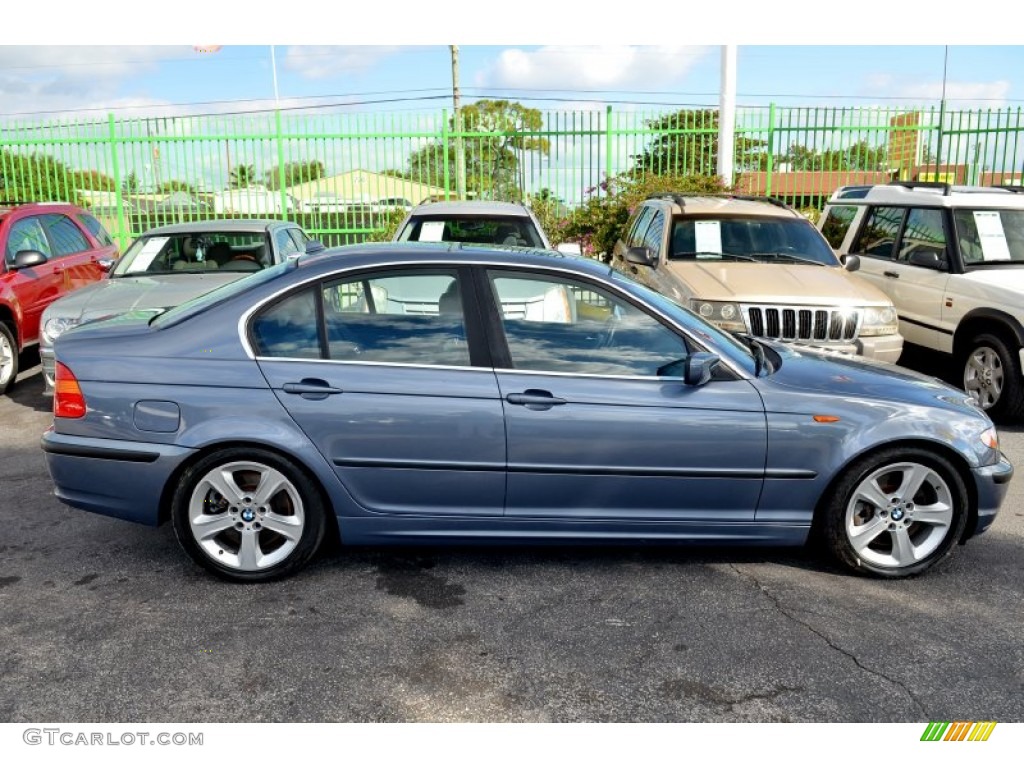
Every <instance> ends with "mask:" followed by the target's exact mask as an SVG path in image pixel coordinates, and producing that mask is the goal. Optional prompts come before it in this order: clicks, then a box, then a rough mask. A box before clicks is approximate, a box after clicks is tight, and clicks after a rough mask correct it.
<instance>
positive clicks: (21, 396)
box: [7, 355, 53, 411]
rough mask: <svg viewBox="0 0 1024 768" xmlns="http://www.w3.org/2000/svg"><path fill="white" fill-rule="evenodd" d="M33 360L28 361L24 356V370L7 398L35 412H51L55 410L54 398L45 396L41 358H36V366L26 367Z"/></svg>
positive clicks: (8, 392)
mask: <svg viewBox="0 0 1024 768" xmlns="http://www.w3.org/2000/svg"><path fill="white" fill-rule="evenodd" d="M30 362H31V358H30V359H28V360H26V359H25V355H22V362H21V365H22V370H21V373H19V374H18V378H17V380H16V381H15V383H14V386H12V387H11V388H10V389H8V390H7V397H9V398H10V399H11V400H13V401H14V402H15V403H17V404H18V405H22V406H24V407H26V408H31V409H32V410H34V411H50V410H52V409H53V398H52V396H50V395H44V394H43V369H42V367H41V366H40V365H39V357H38V355H36V357H35V365H34V366H32V367H31V368H28V367H27V366H26V364H27V363H30Z"/></svg>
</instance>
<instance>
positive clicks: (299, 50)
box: [284, 45, 406, 80]
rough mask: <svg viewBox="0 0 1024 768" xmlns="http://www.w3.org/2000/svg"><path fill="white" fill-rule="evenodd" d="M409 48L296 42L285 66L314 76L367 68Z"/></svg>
mask: <svg viewBox="0 0 1024 768" xmlns="http://www.w3.org/2000/svg"><path fill="white" fill-rule="evenodd" d="M401 50H406V49H403V48H401V47H400V46H395V45H386V46H373V45H293V46H289V47H288V49H287V51H286V53H285V56H284V67H285V68H286V69H288V70H290V71H292V72H296V73H298V74H299V75H302V76H303V77H308V78H309V79H311V80H322V79H324V78H328V77H335V76H337V75H352V74H356V73H358V72H364V71H366V70H368V69H370V68H371V67H373V66H374V65H376V64H378V63H379V62H380V61H381V60H382V59H385V58H387V57H389V56H392V55H394V54H395V53H397V52H398V51H401Z"/></svg>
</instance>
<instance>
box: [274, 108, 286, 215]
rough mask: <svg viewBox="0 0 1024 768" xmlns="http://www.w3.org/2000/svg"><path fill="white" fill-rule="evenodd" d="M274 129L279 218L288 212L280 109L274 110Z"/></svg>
mask: <svg viewBox="0 0 1024 768" xmlns="http://www.w3.org/2000/svg"><path fill="white" fill-rule="evenodd" d="M274 129H275V130H276V132H277V137H276V138H277V186H278V189H279V190H280V192H281V219H282V220H283V219H286V218H288V216H287V215H286V214H287V212H288V190H286V189H285V188H284V178H285V177H284V130H283V129H282V127H281V110H280V109H275V110H274Z"/></svg>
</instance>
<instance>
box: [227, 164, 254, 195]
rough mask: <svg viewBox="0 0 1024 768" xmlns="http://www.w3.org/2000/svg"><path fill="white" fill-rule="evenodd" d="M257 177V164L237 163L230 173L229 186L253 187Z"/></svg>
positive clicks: (236, 187)
mask: <svg viewBox="0 0 1024 768" xmlns="http://www.w3.org/2000/svg"><path fill="white" fill-rule="evenodd" d="M256 178H257V177H256V166H254V165H236V166H235V167H234V168H232V169H231V172H230V173H229V174H228V186H230V187H231V188H232V189H244V188H245V187H251V186H252V185H253V182H255V181H256Z"/></svg>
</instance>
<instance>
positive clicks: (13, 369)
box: [0, 323, 18, 395]
mask: <svg viewBox="0 0 1024 768" xmlns="http://www.w3.org/2000/svg"><path fill="white" fill-rule="evenodd" d="M16 378H18V342H17V340H15V338H14V333H13V332H12V331H11V329H10V328H9V327H8V326H7V324H6V323H0V395H2V394H3V393H4V392H6V391H7V390H8V388H10V387H11V386H12V385H13V384H14V380H15V379H16Z"/></svg>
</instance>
